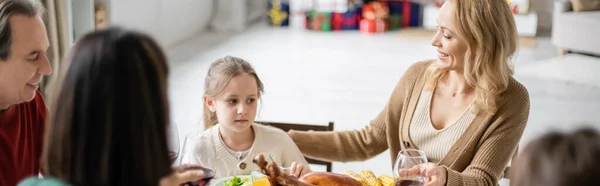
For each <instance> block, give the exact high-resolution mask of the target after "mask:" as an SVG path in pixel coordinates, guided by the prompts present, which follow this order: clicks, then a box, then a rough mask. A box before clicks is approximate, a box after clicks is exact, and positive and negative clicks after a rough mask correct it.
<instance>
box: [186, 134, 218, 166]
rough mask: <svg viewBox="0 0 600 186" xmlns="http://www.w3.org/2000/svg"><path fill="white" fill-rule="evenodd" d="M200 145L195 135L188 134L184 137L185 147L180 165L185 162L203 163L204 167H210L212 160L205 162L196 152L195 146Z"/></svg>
mask: <svg viewBox="0 0 600 186" xmlns="http://www.w3.org/2000/svg"><path fill="white" fill-rule="evenodd" d="M197 145H198V143H197V140H196V139H195V135H193V134H188V135H186V136H185V139H183V148H182V149H181V159H179V165H184V164H197V165H202V166H204V167H210V166H211V165H210V162H208V161H210V160H207V161H205V162H204V163H203V162H201V161H200V158H199V157H198V156H197V154H196V153H195V150H194V149H195V148H196V146H197Z"/></svg>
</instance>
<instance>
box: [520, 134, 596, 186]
mask: <svg viewBox="0 0 600 186" xmlns="http://www.w3.org/2000/svg"><path fill="white" fill-rule="evenodd" d="M512 164H513V166H512V168H511V171H512V172H511V185H512V186H573V185H577V186H592V185H594V186H595V185H600V179H598V175H600V135H599V134H598V132H597V131H596V130H593V129H589V128H585V129H579V130H577V131H574V132H571V133H559V132H551V133H548V134H545V135H543V136H542V137H540V138H538V139H536V140H534V141H532V142H530V143H529V144H528V145H527V146H526V147H525V148H524V149H523V151H522V152H521V154H520V156H519V157H518V158H517V159H516V160H515V161H514V162H513V163H512Z"/></svg>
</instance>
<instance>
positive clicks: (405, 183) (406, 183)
mask: <svg viewBox="0 0 600 186" xmlns="http://www.w3.org/2000/svg"><path fill="white" fill-rule="evenodd" d="M394 185H395V186H423V185H425V183H424V182H422V181H418V180H399V181H396V184H394Z"/></svg>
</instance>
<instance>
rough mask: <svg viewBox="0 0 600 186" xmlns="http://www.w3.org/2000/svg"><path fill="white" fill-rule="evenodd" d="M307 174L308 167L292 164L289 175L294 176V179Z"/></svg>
mask: <svg viewBox="0 0 600 186" xmlns="http://www.w3.org/2000/svg"><path fill="white" fill-rule="evenodd" d="M309 172H310V168H308V165H303V164H300V163H296V162H292V166H291V168H290V174H291V175H292V176H296V177H298V178H300V177H302V176H304V175H305V174H306V173H309Z"/></svg>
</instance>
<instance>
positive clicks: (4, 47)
mask: <svg viewBox="0 0 600 186" xmlns="http://www.w3.org/2000/svg"><path fill="white" fill-rule="evenodd" d="M43 13H44V8H43V6H41V5H40V4H39V3H38V2H37V1H31V0H0V61H6V59H8V56H10V48H11V46H12V33H11V32H12V31H11V28H10V23H9V19H10V18H11V17H12V16H13V15H25V16H29V17H34V16H42V14H43Z"/></svg>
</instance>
